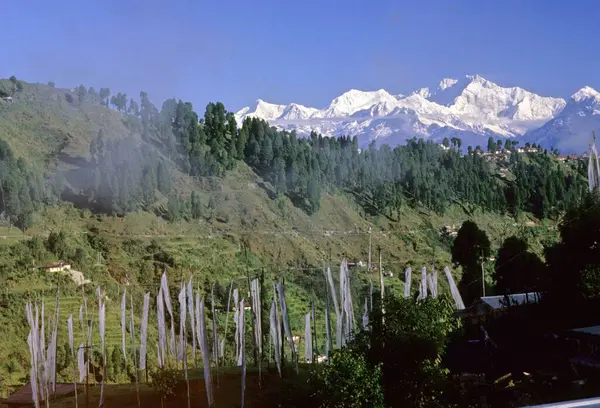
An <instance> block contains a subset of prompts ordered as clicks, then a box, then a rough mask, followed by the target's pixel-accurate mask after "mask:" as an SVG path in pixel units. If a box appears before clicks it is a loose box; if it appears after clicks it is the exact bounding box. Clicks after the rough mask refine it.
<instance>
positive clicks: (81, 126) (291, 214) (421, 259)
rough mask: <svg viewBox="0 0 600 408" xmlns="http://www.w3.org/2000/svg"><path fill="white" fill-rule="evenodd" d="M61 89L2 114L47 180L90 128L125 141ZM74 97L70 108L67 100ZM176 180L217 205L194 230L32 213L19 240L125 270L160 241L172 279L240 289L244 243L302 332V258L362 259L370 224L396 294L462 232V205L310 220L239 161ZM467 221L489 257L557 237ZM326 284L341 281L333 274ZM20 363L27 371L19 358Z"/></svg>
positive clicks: (13, 346)
mask: <svg viewBox="0 0 600 408" xmlns="http://www.w3.org/2000/svg"><path fill="white" fill-rule="evenodd" d="M66 92H70V91H69V90H58V89H54V88H50V87H47V86H45V85H30V84H25V89H24V92H23V93H22V94H18V95H16V97H15V103H13V104H11V105H8V104H3V105H0V138H3V139H5V140H7V141H8V142H9V143H10V145H11V147H12V148H13V149H14V151H15V153H16V154H17V155H18V156H23V157H25V158H27V159H28V161H30V162H33V163H34V164H35V165H36V166H38V167H39V168H40V169H41V168H45V169H47V170H48V172H49V173H50V172H53V171H66V170H70V169H71V168H72V165H71V164H70V158H73V157H85V155H86V154H87V151H88V146H89V142H90V140H91V137H92V136H93V135H95V134H96V133H97V132H98V129H100V128H103V129H104V130H105V133H106V134H107V135H108V137H110V136H111V135H125V134H128V133H129V131H128V129H127V128H126V127H125V125H124V123H123V115H121V114H120V113H117V112H114V111H112V110H109V109H106V108H103V107H101V106H98V105H93V104H86V103H84V104H83V105H82V106H72V105H70V104H69V103H67V102H66V100H65V98H64V94H65V93H66ZM73 96H74V98H75V99H76V95H75V94H74V93H73ZM58 153H62V154H63V155H58ZM57 157H61V158H63V159H64V160H60V159H57ZM175 180H176V183H177V185H178V186H179V188H184V187H185V186H188V188H189V186H193V187H194V188H195V189H197V190H198V191H202V192H203V199H204V201H205V203H206V202H208V199H209V197H210V196H212V197H213V200H214V201H215V202H216V210H215V212H214V214H213V216H212V217H210V218H209V219H207V220H203V221H200V222H194V223H187V222H178V223H167V222H166V221H164V220H162V219H159V218H157V217H156V216H154V215H152V214H150V213H143V212H140V213H133V214H128V215H127V217H126V218H124V219H119V218H113V217H107V216H99V217H97V216H94V215H92V214H91V213H90V212H88V211H81V210H77V209H75V208H73V207H72V206H70V205H61V206H58V207H54V208H46V209H44V210H43V211H41V212H40V213H39V214H37V216H36V222H35V225H34V227H33V228H31V229H30V230H29V231H27V233H26V235H25V237H27V236H33V235H46V234H48V232H49V231H52V230H54V231H58V230H64V231H66V232H67V233H68V236H69V239H70V241H71V243H72V245H73V246H74V247H77V246H79V245H81V246H83V245H84V243H85V235H84V234H85V233H86V232H87V231H88V230H89V229H90V228H91V227H96V228H98V229H99V230H100V231H101V235H103V236H104V237H106V238H107V239H108V241H109V243H110V245H111V253H110V259H108V260H106V261H109V262H111V263H113V264H119V265H122V266H123V267H124V268H129V267H130V265H131V261H132V259H131V257H132V256H131V254H129V253H126V252H125V251H124V250H122V249H121V248H120V247H121V244H122V242H123V241H124V240H125V239H129V238H137V239H140V240H142V241H144V242H146V243H149V242H150V240H151V239H156V240H157V241H158V242H160V243H161V244H162V245H163V246H164V247H165V248H166V249H167V250H168V252H169V253H170V254H172V255H173V256H174V257H175V259H176V261H177V264H178V265H181V268H180V269H178V270H175V271H172V272H171V275H170V276H171V277H172V279H173V281H175V279H176V278H178V277H185V276H188V274H189V271H190V269H191V270H193V271H195V276H196V277H198V278H200V280H204V279H205V278H208V279H209V280H211V281H213V280H216V279H218V280H219V281H220V282H221V283H222V284H225V283H227V282H229V281H230V280H231V279H241V280H240V282H243V277H244V276H245V272H244V257H243V256H242V252H241V241H242V239H245V240H247V241H248V243H249V245H250V249H251V251H252V253H253V258H252V267H265V268H266V271H267V275H266V276H267V277H268V276H269V273H272V274H273V275H278V276H285V278H286V285H287V287H288V291H287V293H288V296H289V304H290V311H291V319H292V326H293V329H294V331H295V332H299V333H301V332H302V331H303V316H304V313H306V312H307V311H308V303H309V299H310V297H311V296H312V295H313V294H314V295H315V296H317V297H322V296H323V295H324V285H323V283H324V280H323V277H322V274H321V273H320V272H315V271H308V270H306V267H305V266H303V265H302V264H300V263H299V262H298V261H299V260H300V259H304V260H305V262H304V265H312V266H321V265H323V264H324V263H325V262H326V261H327V259H328V256H329V255H328V253H329V249H331V256H332V259H333V261H334V263H336V260H339V259H340V258H341V257H342V255H343V254H346V255H347V256H348V257H349V258H350V259H356V260H362V261H363V262H366V260H367V249H368V235H367V234H366V232H365V231H366V230H367V227H368V226H372V227H373V231H374V232H373V234H372V242H373V249H374V255H373V261H374V262H375V261H376V256H377V255H376V250H375V248H377V246H381V250H382V253H383V260H384V262H383V264H384V268H385V269H391V270H392V271H393V272H394V277H393V278H386V280H387V284H388V285H389V286H390V287H391V288H393V290H396V291H401V290H402V289H401V287H402V285H403V283H402V281H401V280H400V279H399V278H398V276H399V272H401V271H403V269H404V267H405V266H406V265H408V264H410V265H412V266H413V268H420V267H421V266H422V265H423V264H429V265H430V264H431V263H432V262H434V263H435V264H436V265H438V266H443V265H446V264H449V261H450V255H449V252H448V247H447V246H446V245H444V244H443V243H442V240H441V238H440V234H439V231H440V228H441V227H442V226H444V225H455V226H457V227H458V226H459V225H460V223H461V222H462V221H464V220H465V219H467V218H468V216H467V215H466V214H465V213H464V211H462V210H461V209H460V208H458V207H457V208H449V209H448V211H447V212H446V214H444V215H443V216H439V215H436V214H432V213H430V212H429V211H425V210H416V209H410V208H404V209H403V210H402V213H401V214H400V217H399V220H400V221H399V222H391V221H390V220H389V219H387V218H386V217H383V216H380V217H368V218H364V217H363V216H361V213H364V212H363V211H360V208H359V207H358V206H357V205H356V204H355V202H354V201H353V200H352V199H351V198H350V197H348V196H346V195H344V194H341V193H336V194H333V195H325V196H324V197H323V200H322V202H321V209H320V210H319V211H318V212H317V213H316V214H314V215H312V216H308V215H306V214H305V213H303V212H302V211H300V210H299V209H297V208H295V207H294V206H293V205H292V204H291V202H290V201H289V200H287V199H285V198H278V199H275V200H271V199H270V198H269V196H268V194H267V192H266V191H265V189H264V188H262V187H260V185H262V182H261V180H260V179H259V178H258V177H257V176H256V175H255V174H254V173H253V172H252V171H251V169H249V168H248V167H247V166H246V165H245V164H243V163H239V164H238V166H237V168H236V169H235V170H234V171H232V172H230V173H229V174H228V175H227V176H226V177H225V179H223V180H219V181H218V183H216V185H217V187H213V188H212V189H210V188H208V187H206V185H208V184H210V183H206V182H203V183H201V184H199V183H198V182H197V181H195V180H192V179H190V178H188V177H187V176H185V175H184V174H176V175H175ZM213 184H214V183H213ZM473 218H474V220H475V221H476V222H477V223H478V224H479V225H480V226H481V227H482V228H483V229H485V230H486V231H487V232H488V235H489V236H490V238H491V240H492V242H493V245H494V247H495V248H497V247H498V246H499V245H500V243H501V242H502V240H503V239H504V238H506V237H508V236H510V235H511V234H522V235H526V236H530V238H531V242H532V244H533V245H534V248H536V249H537V250H539V249H540V248H541V244H540V242H541V241H542V240H545V239H553V238H554V237H555V231H554V230H553V225H551V224H550V225H546V224H540V223H535V225H533V226H531V225H530V224H532V223H531V222H526V221H527V220H528V219H522V220H519V221H516V220H514V219H511V218H509V217H505V216H499V215H496V214H486V213H481V212H477V211H476V212H475V215H474V217H473ZM526 225H529V226H526ZM0 235H6V236H8V238H7V239H5V240H0V245H2V244H7V243H10V242H13V241H14V240H19V239H23V238H24V236H23V235H21V233H20V232H19V231H18V230H16V229H14V228H13V229H9V228H8V227H6V226H3V227H2V229H1V230H0ZM89 256H93V254H89ZM491 267H492V266H491V265H490V268H491ZM83 272H84V273H85V275H86V277H90V278H92V280H93V282H94V283H95V284H102V285H103V287H104V285H111V288H112V290H113V292H116V290H114V288H116V286H117V285H116V283H115V281H114V280H112V279H111V278H110V277H109V276H108V274H107V273H106V269H105V268H104V267H99V268H92V269H91V270H85V271H83ZM402 275H403V274H402ZM334 276H337V269H336V270H335V271H334ZM356 276H357V278H358V279H357V280H360V281H362V282H363V283H364V282H366V281H368V278H369V277H368V275H367V273H366V271H365V270H363V271H362V272H359V274H358V275H356ZM413 276H415V274H413ZM371 278H372V279H377V277H376V276H372V277H371ZM55 284H56V283H55V281H54V280H53V279H51V278H49V277H47V276H43V274H42V273H40V272H32V273H30V274H26V275H23V276H21V277H20V278H19V279H17V280H15V281H12V282H10V283H8V284H7V285H6V286H5V289H4V290H5V291H9V292H12V293H22V292H23V291H24V290H25V289H30V290H32V291H37V292H39V291H46V293H48V292H49V291H51V290H52V288H53V286H54V285H55ZM134 284H135V285H142V286H134V288H137V289H133V290H137V291H138V292H137V293H138V295H139V294H141V290H140V289H141V288H143V285H145V284H147V282H144V281H142V280H141V279H140V278H138V280H137V281H136V282H134ZM440 284H441V285H442V290H444V289H445V287H446V284H445V280H444V279H440ZM359 286H364V285H363V284H361V283H359V282H356V288H355V289H356V294H357V298H355V299H356V303H357V304H362V300H361V299H360V298H358V290H359V288H358V287H359ZM146 288H147V287H146ZM267 288H268V286H267ZM414 288H416V285H415V284H413V289H414ZM71 290H72V288H71ZM152 291H153V292H154V289H152ZM172 296H174V294H173V295H172ZM268 296H270V291H269V294H268ZM63 303H64V306H63V307H62V310H63V313H64V315H63V314H62V313H61V320H62V321H64V320H66V316H67V314H68V313H70V312H71V309H73V312H75V313H76V310H77V305H78V304H79V298H78V297H73V296H72V295H70V296H69V297H67V298H65V299H64V302H61V304H63ZM118 307H119V306H118V301H116V300H113V301H112V302H109V304H108V308H109V315H110V319H109V323H108V327H107V330H108V332H109V334H108V337H109V339H110V340H109V343H113V342H116V343H119V340H118V339H119V332H120V329H119V319H118V317H117V314H118V312H117V310H118ZM21 309H22V307H21V305H19V306H18V307H12V308H10V309H8V310H2V309H0V323H6V325H7V326H8V327H11V325H12V326H14V325H17V323H16V322H17V320H18V319H19V317H17V316H15V314H17V313H20V312H21ZM138 310H139V306H138ZM320 310H322V309H320ZM359 316H360V314H358V312H357V321H360V317H359ZM317 319H318V325H319V326H320V327H323V326H324V322H323V316H322V313H319V312H317ZM21 324H22V322H19V324H18V325H19V327H20V329H19V330H16V331H15V333H16V335H15V337H18V338H14V339H11V341H9V342H7V343H5V345H4V346H1V347H0V361H7V360H6V359H5V357H6V356H21V359H22V358H23V356H24V357H25V358H26V357H27V354H26V350H25V349H24V345H25V338H26V333H25V330H24V328H23V327H22V326H21ZM3 326H4V325H3ZM5 327H6V326H5ZM321 337H322V336H321ZM319 342H321V339H320V340H319ZM301 349H302V347H301ZM15 358H16V357H15ZM17 360H19V358H17ZM21 363H26V360H24V361H21ZM7 371H9V370H8V369H7V367H6V364H0V374H2V373H3V372H4V373H6V372H7ZM22 374H23V371H22V369H17V370H16V371H15V372H13V374H11V375H10V382H13V383H14V382H18V380H19V378H21V376H22Z"/></svg>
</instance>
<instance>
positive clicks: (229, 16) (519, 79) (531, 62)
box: [0, 0, 600, 112]
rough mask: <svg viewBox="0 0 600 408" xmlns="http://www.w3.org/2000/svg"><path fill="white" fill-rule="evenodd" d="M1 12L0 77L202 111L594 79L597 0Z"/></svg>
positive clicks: (557, 88) (110, 5)
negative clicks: (456, 82)
mask: <svg viewBox="0 0 600 408" xmlns="http://www.w3.org/2000/svg"><path fill="white" fill-rule="evenodd" d="M0 14H1V15H2V16H3V18H2V31H3V33H4V35H5V37H4V38H5V40H4V41H3V44H2V47H0V77H8V76H10V75H12V74H15V75H16V76H17V77H19V78H22V79H24V80H26V81H33V82H44V83H45V82H47V81H49V80H53V81H55V82H56V83H57V86H64V87H72V86H76V85H79V84H84V85H86V86H94V87H96V88H97V89H98V88H100V87H109V88H110V89H111V90H112V91H114V92H116V91H123V92H127V93H128V94H129V95H136V96H138V95H139V91H140V90H145V91H147V92H148V93H149V94H150V97H151V98H152V100H153V101H154V102H155V104H157V105H158V106H160V104H161V103H162V100H164V99H165V98H168V97H177V98H181V99H184V100H188V101H191V102H193V103H194V106H195V107H196V110H198V111H200V112H203V111H204V108H203V107H204V105H205V104H206V103H207V102H209V101H217V100H219V101H222V102H224V103H225V105H226V107H227V108H228V109H229V110H238V109H240V108H242V107H243V106H246V105H250V104H253V103H254V101H255V100H256V99H257V98H262V99H264V100H266V101H269V102H274V103H289V102H292V101H293V102H298V103H302V104H305V105H309V106H316V107H324V106H325V105H327V104H328V102H329V101H330V100H331V99H332V98H333V97H335V96H337V95H339V94H341V93H342V92H345V91H347V90H349V89H351V88H355V89H364V90H375V89H379V88H385V89H387V90H388V91H390V92H393V93H407V92H410V91H411V90H414V89H416V88H419V87H422V86H431V85H434V84H436V83H437V82H439V80H440V79H442V78H443V77H457V76H462V75H465V74H469V73H478V74H480V75H482V76H484V77H486V78H488V79H490V80H492V81H495V82H497V83H499V84H500V85H505V86H511V85H519V86H522V87H524V88H526V89H530V90H532V91H535V92H538V93H541V94H544V95H551V96H562V97H568V96H569V95H571V94H572V93H574V92H575V91H576V90H577V89H579V88H581V87H583V86H584V85H589V86H592V87H595V88H596V89H600V54H599V53H598V48H597V40H596V38H597V35H596V31H597V29H598V20H597V16H599V15H600V2H597V1H595V0H577V1H558V0H502V1H492V0H473V1H467V0H439V1H428V0H418V1H400V0H396V1H392V0H389V1H383V0H370V1H366V0H363V1H352V0H300V1H298V0H296V1H294V0H279V1H275V0H253V1H241V0H231V1H229V2H220V1H214V0H203V1H198V0H195V1H191V0H190V1H184V0H172V1H170V2H167V1H141V0H103V1H93V2H92V1H81V0H57V1H46V0H38V1H33V0H4V1H2V2H1V4H0ZM6 35H8V37H6Z"/></svg>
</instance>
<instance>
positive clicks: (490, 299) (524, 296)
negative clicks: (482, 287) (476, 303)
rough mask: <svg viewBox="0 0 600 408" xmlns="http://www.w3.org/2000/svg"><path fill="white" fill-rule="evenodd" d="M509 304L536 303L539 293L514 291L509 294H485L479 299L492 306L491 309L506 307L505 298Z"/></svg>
mask: <svg viewBox="0 0 600 408" xmlns="http://www.w3.org/2000/svg"><path fill="white" fill-rule="evenodd" d="M507 297H508V300H509V302H510V305H511V306H512V305H522V304H524V303H537V302H538V301H539V299H540V294H539V293H537V292H530V293H514V294H511V295H499V296H485V297H482V298H481V301H482V302H484V303H485V304H487V305H488V306H490V307H492V308H493V309H504V308H505V307H507V304H506V298H507Z"/></svg>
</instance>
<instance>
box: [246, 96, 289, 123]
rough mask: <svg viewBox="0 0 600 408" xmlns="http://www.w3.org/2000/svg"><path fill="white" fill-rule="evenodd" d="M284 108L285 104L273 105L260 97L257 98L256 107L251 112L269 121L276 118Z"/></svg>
mask: <svg viewBox="0 0 600 408" xmlns="http://www.w3.org/2000/svg"><path fill="white" fill-rule="evenodd" d="M285 108H286V106H285V105H275V104H272V103H268V102H265V101H263V100H262V99H257V101H256V108H255V109H254V113H253V114H254V116H257V117H259V118H262V119H264V120H267V121H269V120H274V119H278V118H279V117H280V116H281V114H282V113H283V111H284V110H285Z"/></svg>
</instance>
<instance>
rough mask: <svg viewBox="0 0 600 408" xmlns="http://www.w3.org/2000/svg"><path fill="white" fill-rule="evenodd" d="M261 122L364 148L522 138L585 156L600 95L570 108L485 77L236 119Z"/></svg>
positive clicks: (598, 118) (261, 110)
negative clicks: (349, 139)
mask: <svg viewBox="0 0 600 408" xmlns="http://www.w3.org/2000/svg"><path fill="white" fill-rule="evenodd" d="M251 116H254V117H258V118H261V119H264V120H266V121H268V122H269V123H270V124H272V125H274V126H276V127H277V128H279V129H284V130H289V131H292V130H295V131H296V133H297V134H298V135H300V136H303V135H307V134H309V133H310V132H311V131H316V132H318V133H321V134H323V135H326V136H340V135H349V136H355V135H356V136H357V137H358V140H359V144H360V145H361V146H363V147H364V146H366V145H368V144H369V143H370V142H372V141H375V142H376V143H377V145H381V144H389V145H391V146H395V145H398V144H402V143H404V142H405V141H406V140H407V139H410V138H412V137H415V136H416V137H417V138H425V139H431V140H434V141H441V140H443V138H444V137H448V138H450V137H460V138H461V139H462V141H463V146H468V145H472V146H476V145H481V146H484V147H485V145H486V143H487V138H488V137H489V136H493V137H494V138H518V139H519V140H524V141H529V142H535V143H540V144H541V145H542V146H545V147H556V148H558V149H559V150H560V151H561V152H563V153H580V152H582V151H584V150H585V149H587V146H588V140H589V139H590V137H591V132H592V131H593V130H594V129H596V128H598V127H600V93H598V92H596V91H595V90H594V89H592V88H589V87H584V88H582V89H580V90H579V91H577V92H576V93H575V94H573V96H571V98H570V99H569V100H568V101H565V100H564V99H562V98H553V97H547V96H540V95H537V94H535V93H533V92H529V91H527V90H525V89H523V88H519V87H510V88H505V87H502V86H499V85H497V84H495V83H493V82H491V81H489V80H487V79H485V78H483V77H481V76H479V75H474V76H473V75H467V76H465V77H464V78H462V79H451V78H445V79H443V80H442V81H441V82H440V83H439V85H438V86H437V87H432V88H421V89H418V90H416V91H414V92H412V93H411V94H410V95H393V94H391V93H389V92H387V91H386V90H384V89H380V90H378V91H359V90H356V89H352V90H350V91H348V92H346V93H344V94H342V95H340V96H338V97H336V98H334V99H333V100H332V101H331V103H330V104H329V106H327V107H325V108H324V109H317V108H313V107H307V106H303V105H299V104H296V103H291V104H289V105H276V104H272V103H268V102H265V101H263V100H261V99H259V100H257V101H256V105H255V106H254V108H250V107H246V108H243V109H242V110H240V111H239V112H237V114H236V119H237V120H238V123H239V124H240V125H241V123H242V121H243V120H244V119H245V118H247V117H251Z"/></svg>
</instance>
